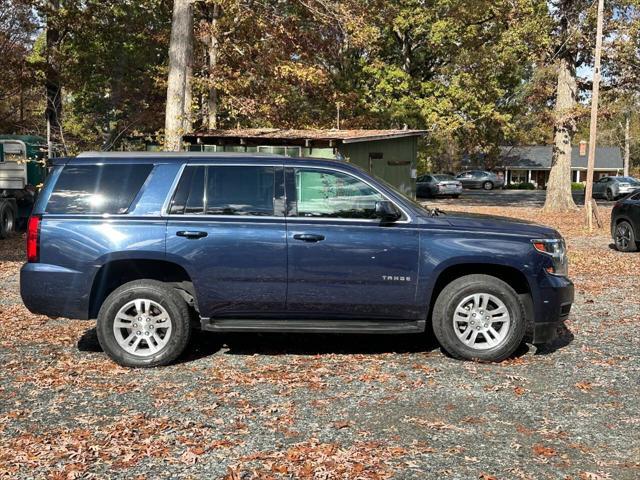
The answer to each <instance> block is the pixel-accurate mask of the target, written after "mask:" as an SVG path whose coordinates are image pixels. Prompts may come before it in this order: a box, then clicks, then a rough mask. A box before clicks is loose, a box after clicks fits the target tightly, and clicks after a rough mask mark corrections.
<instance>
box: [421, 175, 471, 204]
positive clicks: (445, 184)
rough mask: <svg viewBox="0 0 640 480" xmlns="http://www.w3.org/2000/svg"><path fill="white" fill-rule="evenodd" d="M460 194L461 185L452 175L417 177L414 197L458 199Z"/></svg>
mask: <svg viewBox="0 0 640 480" xmlns="http://www.w3.org/2000/svg"><path fill="white" fill-rule="evenodd" d="M461 193H462V183H460V182H459V181H458V180H456V179H455V178H454V177H453V175H445V174H435V175H434V174H429V175H422V176H420V177H418V181H417V182H416V196H418V197H431V198H433V197H444V196H447V195H450V196H452V197H454V198H458V197H459V196H460V194H461Z"/></svg>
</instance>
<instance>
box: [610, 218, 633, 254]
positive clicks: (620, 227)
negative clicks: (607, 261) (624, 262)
mask: <svg viewBox="0 0 640 480" xmlns="http://www.w3.org/2000/svg"><path fill="white" fill-rule="evenodd" d="M613 241H614V242H615V244H616V250H618V251H620V252H636V251H638V239H637V238H636V234H635V232H634V231H633V226H632V225H631V224H630V223H629V222H627V221H626V220H623V221H621V222H619V223H618V224H617V225H616V229H615V231H614V234H613Z"/></svg>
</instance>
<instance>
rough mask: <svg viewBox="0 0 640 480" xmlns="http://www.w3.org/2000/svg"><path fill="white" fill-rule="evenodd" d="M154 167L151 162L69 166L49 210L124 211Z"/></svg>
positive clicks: (60, 212)
mask: <svg viewBox="0 0 640 480" xmlns="http://www.w3.org/2000/svg"><path fill="white" fill-rule="evenodd" d="M152 169H153V165H150V164H109V165H67V166H65V167H64V169H63V170H62V172H61V173H60V177H59V178H58V181H57V182H56V184H55V186H54V188H53V191H52V193H51V197H49V203H48V204H47V208H46V210H45V211H46V213H55V214H65V213H69V214H112V215H117V214H123V213H127V212H128V211H129V208H130V207H131V204H132V202H133V200H134V199H135V198H136V196H137V195H138V192H139V191H140V189H141V188H142V185H144V182H145V181H146V179H147V177H148V176H149V173H151V170H152Z"/></svg>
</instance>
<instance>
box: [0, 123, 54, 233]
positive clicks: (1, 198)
mask: <svg viewBox="0 0 640 480" xmlns="http://www.w3.org/2000/svg"><path fill="white" fill-rule="evenodd" d="M46 160H47V142H46V140H45V139H44V138H42V137H38V136H35V135H0V239H2V238H6V237H7V236H8V235H10V234H11V233H12V232H13V231H14V230H15V229H16V228H17V227H18V226H19V225H20V224H22V223H24V222H26V220H27V219H28V218H29V215H30V214H31V209H32V208H33V204H34V202H35V198H36V194H37V191H38V189H39V187H40V186H41V185H42V183H43V182H44V179H45V177H46V174H47V167H46Z"/></svg>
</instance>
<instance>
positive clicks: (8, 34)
mask: <svg viewBox="0 0 640 480" xmlns="http://www.w3.org/2000/svg"><path fill="white" fill-rule="evenodd" d="M37 29H38V22H37V18H36V16H35V13H34V11H33V8H32V6H31V4H30V2H27V1H19V0H0V59H2V68H1V69H0V132H2V133H5V132H10V133H36V132H38V127H39V125H38V124H39V123H40V124H41V122H38V120H39V119H38V117H39V115H40V114H41V113H42V112H41V109H40V108H41V107H40V103H39V99H40V98H41V92H39V91H38V86H39V85H38V83H37V80H36V79H35V78H34V76H33V75H31V71H30V70H31V66H30V63H29V62H30V57H31V55H32V54H33V38H34V37H35V36H36V32H37ZM40 127H41V125H40Z"/></svg>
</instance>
